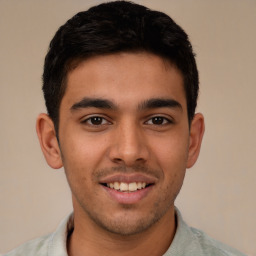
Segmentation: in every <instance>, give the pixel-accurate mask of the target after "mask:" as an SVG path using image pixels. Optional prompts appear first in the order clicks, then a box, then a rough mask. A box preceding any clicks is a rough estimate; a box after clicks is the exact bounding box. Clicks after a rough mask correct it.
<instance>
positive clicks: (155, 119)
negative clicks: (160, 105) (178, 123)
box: [146, 116, 171, 125]
mask: <svg viewBox="0 0 256 256" xmlns="http://www.w3.org/2000/svg"><path fill="white" fill-rule="evenodd" d="M169 123H171V121H170V120H169V119H167V118H165V117H162V116H154V117H152V118H150V119H149V120H148V121H147V122H146V124H149V125H150V124H151V125H152V124H153V125H165V124H169Z"/></svg>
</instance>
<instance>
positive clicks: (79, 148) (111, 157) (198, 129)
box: [37, 52, 204, 256]
mask: <svg viewBox="0 0 256 256" xmlns="http://www.w3.org/2000/svg"><path fill="white" fill-rule="evenodd" d="M152 102H153V103H152ZM159 102H160V103H161V104H160V105H159ZM37 133H38V137H39V141H40V144H41V148H42V151H43V153H44V155H45V158H46V160H47V162H48V164H49V165H50V166H51V167H53V168H60V167H62V166H64V169H65V172H66V176H67V179H68V182H69V185H70V188H71V191H72V199H73V206H74V225H75V228H74V231H73V233H72V235H71V237H70V239H69V241H68V245H67V247H68V253H69V255H76V256H79V255H134V254H135V253H136V254H140V255H162V254H163V253H164V252H165V251H166V250H167V249H168V247H169V245H170V244H171V241H172V239H173V237H174V234H175V229H176V224H175V211H174V201H175V198H176V196H177V195H178V193H179V191H180V188H181V186H182V183H183V179H184V175H185V172H186V169H187V168H190V167H192V166H193V165H194V163H195V162H196V160H197V157H198V154H199V151H200V145H201V141H202V137H203V133H204V120H203V116H202V115H201V114H196V115H195V117H194V119H193V121H192V123H191V126H190V127H189V124H188V116H187V107H186V97H185V92H184V88H183V79H182V75H181V73H180V72H179V70H177V68H175V66H173V65H171V64H170V63H169V62H167V61H165V60H163V59H162V58H160V57H158V56H156V55H153V54H149V53H144V52H142V53H120V54H113V55H107V56H99V57H93V58H91V59H88V60H86V61H84V62H82V63H81V64H80V65H78V67H76V68H75V69H74V70H72V71H70V72H69V74H68V77H67V89H66V92H65V95H64V97H63V99H62V101H61V105H60V122H59V144H58V142H57V139H56V134H55V130H54V125H53V123H52V121H51V119H50V118H49V117H48V116H47V115H46V114H41V115H39V117H38V120H37ZM143 179H145V180H147V182H150V184H151V186H150V187H149V188H147V189H145V190H144V191H146V193H143V192H142V196H138V194H139V193H138V191H136V192H131V193H127V192H116V191H114V190H113V189H109V188H106V186H105V184H103V183H106V182H109V181H110V180H111V181H115V180H116V181H123V180H126V181H127V180H129V181H130V182H131V181H136V182H137V181H138V180H143ZM111 191H112V192H113V191H114V192H113V193H112V192H111ZM132 193H134V194H133V195H135V199H134V200H133V199H132V200H130V196H131V195H132ZM140 193H141V191H140ZM112 194H113V195H114V196H113V195H112ZM120 194H122V195H124V199H122V200H120Z"/></svg>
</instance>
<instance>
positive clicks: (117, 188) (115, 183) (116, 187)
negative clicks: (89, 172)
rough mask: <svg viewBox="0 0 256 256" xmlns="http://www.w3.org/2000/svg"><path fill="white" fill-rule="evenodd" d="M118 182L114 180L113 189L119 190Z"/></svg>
mask: <svg viewBox="0 0 256 256" xmlns="http://www.w3.org/2000/svg"><path fill="white" fill-rule="evenodd" d="M119 188H120V184H119V182H114V189H116V190H119Z"/></svg>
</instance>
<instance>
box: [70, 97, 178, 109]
mask: <svg viewBox="0 0 256 256" xmlns="http://www.w3.org/2000/svg"><path fill="white" fill-rule="evenodd" d="M83 108H99V109H117V106H116V105H115V104H114V103H113V102H112V101H110V100H107V99H101V98H87V97H85V98H83V99H82V100H80V101H79V102H77V103H75V104H74V105H72V107H71V108H70V109H71V111H73V110H78V109H83ZM154 108H179V109H181V110H182V105H181V104H180V103H179V102H178V101H176V100H174V99H169V98H168V99H165V98H153V99H149V100H145V101H143V102H142V103H140V104H139V105H138V110H146V109H154Z"/></svg>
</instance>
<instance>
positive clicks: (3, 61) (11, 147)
mask: <svg viewBox="0 0 256 256" xmlns="http://www.w3.org/2000/svg"><path fill="white" fill-rule="evenodd" d="M100 2H102V1H85V0H84V1H82V0H73V1H67V0H59V1H57V0H51V1H49V0H37V1H32V0H30V1H29V0H16V1H15V0H0V72H1V75H0V113H1V115H0V116H1V119H0V120H1V121H0V145H1V146H0V175H1V177H0V202H1V210H0V252H2V253H3V252H6V251H8V250H10V249H11V248H13V247H15V246H17V245H19V244H21V243H22V242H24V241H26V240H28V239H31V238H34V237H36V236H39V235H43V234H46V233H49V232H51V231H53V230H54V229H55V228H56V226H57V225H58V223H59V222H60V220H61V219H62V218H63V217H64V216H65V215H66V214H68V213H69V212H70V211H71V209H72V205H71V199H70V192H69V188H68V186H67V183H66V180H65V177H64V174H63V170H57V171H56V170H51V169H50V167H48V166H47V164H46V163H45V161H44V159H43V155H42V153H41V151H40V148H39V143H38V141H37V137H36V132H35V119H36V116H37V114H38V113H40V112H44V111H45V108H44V103H43V97H42V92H41V75H42V69H43V60H44V56H45V54H46V51H47V47H48V44H49V41H50V39H51V38H52V36H53V34H54V33H55V31H56V30H57V28H58V27H59V26H60V25H62V24H63V23H64V22H65V21H66V20H67V19H68V18H70V17H71V16H73V15H74V14H75V13H76V12H78V11H81V10H85V9H87V8H88V7H89V6H91V5H94V4H96V3H100ZM135 2H138V3H141V4H145V5H147V6H148V7H151V8H154V9H158V10H161V11H165V12H167V13H168V14H169V15H170V16H171V17H173V18H174V19H175V20H176V21H177V23H178V24H180V25H181V26H182V27H183V28H184V29H185V31H186V32H187V33H188V34H189V35H190V39H191V41H192V44H193V46H194V50H195V51H196V53H197V62H198V68H199V70H200V80H201V94H200V100H199V107H198V111H200V112H203V113H204V115H205V118H206V133H205V138H204V142H203V147H202V151H201V156H200V158H199V161H198V163H197V164H196V166H195V167H194V168H193V169H190V170H188V172H187V176H186V179H185V183H184V186H183V189H182V191H181V194H180V196H179V198H178V200H177V206H178V207H179V208H180V210H181V211H182V212H183V215H184V218H185V219H186V221H187V222H188V223H189V224H190V225H192V226H196V227H198V228H200V229H203V230H204V231H206V232H207V233H208V234H209V235H211V236H213V237H214V238H216V239H218V240H221V241H223V242H225V243H227V244H230V245H232V246H234V247H236V248H238V249H240V250H241V251H243V252H245V253H247V254H248V255H256V232H255V230H256V203H255V195H256V167H255V153H256V150H255V145H256V136H255V132H256V117H255V110H256V100H255V95H256V78H255V77H256V70H255V69H256V53H255V47H256V32H255V31H256V1H254V0H215V1H212V0H194V1H191V0H158V1H153V0H151V1H150V0H149V1H146V0H145V1H142V0H141V1H139V0H137V1H135Z"/></svg>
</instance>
